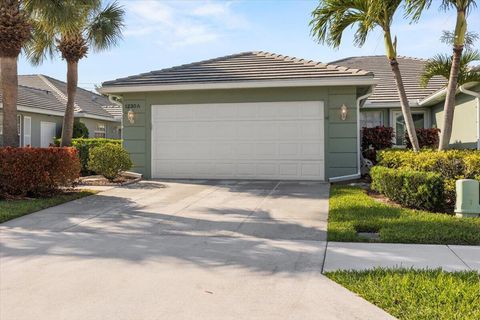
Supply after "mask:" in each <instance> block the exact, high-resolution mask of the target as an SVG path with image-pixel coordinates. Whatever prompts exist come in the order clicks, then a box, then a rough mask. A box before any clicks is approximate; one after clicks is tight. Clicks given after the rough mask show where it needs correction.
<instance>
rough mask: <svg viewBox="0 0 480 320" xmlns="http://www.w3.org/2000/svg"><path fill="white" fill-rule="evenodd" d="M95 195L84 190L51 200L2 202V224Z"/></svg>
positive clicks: (0, 221) (37, 199)
mask: <svg viewBox="0 0 480 320" xmlns="http://www.w3.org/2000/svg"><path fill="white" fill-rule="evenodd" d="M92 194H95V192H94V191H90V190H82V191H74V192H65V193H62V194H58V195H54V196H52V197H49V198H33V199H21V200H0V223H3V222H5V221H8V220H11V219H15V218H18V217H21V216H24V215H26V214H29V213H32V212H35V211H38V210H42V209H45V208H48V207H53V206H56V205H59V204H62V203H64V202H68V201H72V200H75V199H80V198H83V197H86V196H90V195H92Z"/></svg>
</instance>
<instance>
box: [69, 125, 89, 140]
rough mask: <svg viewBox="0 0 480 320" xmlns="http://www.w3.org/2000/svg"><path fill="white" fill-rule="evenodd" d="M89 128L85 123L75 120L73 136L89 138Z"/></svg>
mask: <svg viewBox="0 0 480 320" xmlns="http://www.w3.org/2000/svg"><path fill="white" fill-rule="evenodd" d="M88 133H89V132H88V128H87V126H86V125H85V123H83V122H80V121H78V120H75V121H74V122H73V138H74V139H75V138H88Z"/></svg>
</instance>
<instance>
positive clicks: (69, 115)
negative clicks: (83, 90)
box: [61, 61, 78, 147]
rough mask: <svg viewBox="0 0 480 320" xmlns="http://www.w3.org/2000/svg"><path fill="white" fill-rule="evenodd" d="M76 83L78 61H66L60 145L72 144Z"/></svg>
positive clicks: (67, 145)
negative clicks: (64, 105)
mask: <svg viewBox="0 0 480 320" xmlns="http://www.w3.org/2000/svg"><path fill="white" fill-rule="evenodd" d="M77 83H78V62H77V61H67V106H66V108H65V116H64V117H63V126H62V143H61V146H62V147H69V146H71V145H72V136H73V121H74V113H75V94H76V92H77Z"/></svg>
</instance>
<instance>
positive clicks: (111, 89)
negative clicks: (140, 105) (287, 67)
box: [98, 76, 378, 94]
mask: <svg viewBox="0 0 480 320" xmlns="http://www.w3.org/2000/svg"><path fill="white" fill-rule="evenodd" d="M377 83H378V80H377V79H374V78H373V77H371V76H351V77H329V78H325V79H299V80H272V81H238V82H237V81H236V82H212V83H191V84H162V85H115V86H108V85H105V86H102V87H101V88H98V92H100V93H103V94H115V93H120V94H121V93H129V92H154V91H180V90H212V89H249V88H285V87H327V86H329V87H331V86H359V85H374V84H377Z"/></svg>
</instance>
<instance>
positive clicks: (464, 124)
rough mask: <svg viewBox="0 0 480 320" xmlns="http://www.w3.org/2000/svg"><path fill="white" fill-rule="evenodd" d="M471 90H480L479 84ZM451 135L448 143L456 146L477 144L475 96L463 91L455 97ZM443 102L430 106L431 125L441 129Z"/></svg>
mask: <svg viewBox="0 0 480 320" xmlns="http://www.w3.org/2000/svg"><path fill="white" fill-rule="evenodd" d="M470 90H472V91H477V92H480V86H477V87H475V88H473V89H470ZM455 104H456V105H455V114H454V118H453V128H452V137H451V139H450V145H451V146H452V147H457V148H476V146H477V131H476V130H477V112H478V111H477V106H476V101H475V98H474V97H472V96H468V95H465V94H463V93H459V94H457V97H456V99H455ZM443 107H444V102H443V101H442V102H440V103H437V104H436V105H434V106H432V125H433V126H436V127H437V128H439V129H440V130H442V129H443V117H444V112H443Z"/></svg>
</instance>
